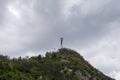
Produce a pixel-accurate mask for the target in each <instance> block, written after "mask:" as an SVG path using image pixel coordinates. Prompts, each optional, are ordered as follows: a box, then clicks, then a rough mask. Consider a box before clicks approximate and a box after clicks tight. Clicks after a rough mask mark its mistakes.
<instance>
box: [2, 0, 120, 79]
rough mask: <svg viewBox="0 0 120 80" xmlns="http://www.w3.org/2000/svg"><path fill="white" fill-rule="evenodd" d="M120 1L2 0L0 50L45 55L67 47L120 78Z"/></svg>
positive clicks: (7, 53) (16, 55) (14, 54)
mask: <svg viewBox="0 0 120 80" xmlns="http://www.w3.org/2000/svg"><path fill="white" fill-rule="evenodd" d="M119 4H120V0H0V53H1V54H4V55H9V56H10V57H18V56H32V55H37V54H42V55H44V54H45V52H46V51H52V50H55V49H57V48H59V38H60V37H64V46H65V47H67V48H71V49H74V50H76V51H78V52H80V53H81V55H83V57H84V58H85V59H86V60H88V61H89V62H90V63H91V64H92V65H94V66H95V67H96V68H97V69H99V70H101V71H102V72H104V73H105V74H107V75H109V76H111V77H114V78H115V79H116V80H120V63H119V61H120V54H119V53H120V5H119Z"/></svg>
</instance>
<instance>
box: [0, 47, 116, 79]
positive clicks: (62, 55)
mask: <svg viewBox="0 0 120 80" xmlns="http://www.w3.org/2000/svg"><path fill="white" fill-rule="evenodd" d="M0 80H114V79H112V78H110V77H108V76H105V75H104V74H103V73H101V72H100V71H98V70H97V69H95V68H94V67H93V66H91V65H90V64H89V63H88V62H87V61H85V60H84V58H83V57H82V56H81V55H80V54H78V53H77V52H76V51H73V50H70V49H65V48H63V49H59V50H58V51H56V52H47V53H46V55H45V57H42V56H41V55H38V56H32V57H30V58H28V57H26V58H21V57H19V58H13V59H10V58H9V57H7V56H3V55H0Z"/></svg>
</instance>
